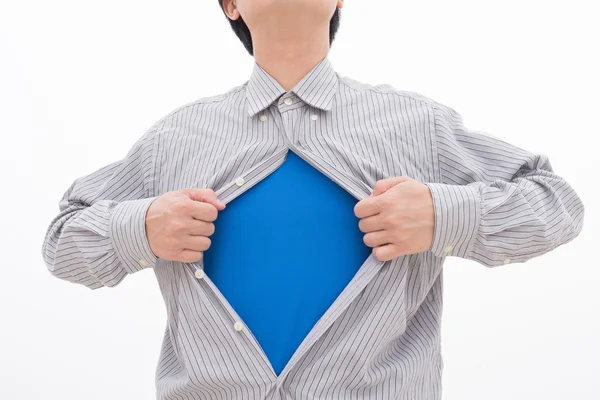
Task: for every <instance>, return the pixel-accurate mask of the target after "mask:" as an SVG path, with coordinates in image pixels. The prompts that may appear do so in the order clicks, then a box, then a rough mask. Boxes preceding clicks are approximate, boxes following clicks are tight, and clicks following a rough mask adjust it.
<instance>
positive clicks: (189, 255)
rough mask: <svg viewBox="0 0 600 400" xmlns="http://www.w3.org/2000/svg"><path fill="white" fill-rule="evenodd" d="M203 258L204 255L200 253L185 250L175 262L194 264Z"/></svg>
mask: <svg viewBox="0 0 600 400" xmlns="http://www.w3.org/2000/svg"><path fill="white" fill-rule="evenodd" d="M203 257H204V254H203V253H202V252H201V251H195V250H188V249H185V250H182V251H181V252H180V253H179V254H178V255H177V261H182V262H186V263H194V262H198V261H200V260H202V258H203Z"/></svg>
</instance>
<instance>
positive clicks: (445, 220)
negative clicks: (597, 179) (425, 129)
mask: <svg viewBox="0 0 600 400" xmlns="http://www.w3.org/2000/svg"><path fill="white" fill-rule="evenodd" d="M433 114H434V118H433V119H434V121H435V124H434V125H435V138H436V139H435V142H434V143H435V147H436V152H437V159H436V160H435V162H437V163H438V165H437V166H436V170H437V171H439V174H440V175H439V182H434V183H425V184H426V185H427V186H428V187H429V189H430V190H431V194H432V197H433V204H434V214H435V228H434V238H433V243H432V246H431V248H430V251H431V252H432V253H433V254H435V255H436V256H439V257H444V256H456V257H461V258H465V259H470V260H473V261H476V262H478V263H480V264H483V265H485V266H488V267H493V266H498V265H502V264H508V263H514V262H525V261H527V260H529V259H531V258H533V257H536V256H540V255H542V254H545V253H547V252H548V251H550V250H552V249H554V248H556V247H558V246H560V245H562V244H565V243H567V242H569V241H571V240H572V239H573V238H575V237H576V236H577V235H578V234H579V232H580V231H581V229H582V227H583V216H584V206H583V203H582V201H581V199H580V198H579V197H578V195H577V193H576V192H575V190H574V189H573V188H572V187H571V186H570V185H569V183H568V182H567V181H566V180H565V179H563V178H562V177H560V176H559V175H557V174H556V173H555V172H554V171H553V169H552V166H551V164H550V161H549V159H548V157H547V156H546V155H543V154H534V153H530V152H528V151H526V150H524V149H521V148H519V147H517V146H515V145H512V144H510V143H507V142H505V141H503V140H501V139H500V138H497V137H495V136H493V135H491V134H489V133H485V132H480V131H474V130H469V129H468V128H466V127H465V126H464V125H463V122H462V118H461V116H460V115H459V114H458V113H457V112H456V111H455V110H454V109H452V108H450V107H447V106H443V105H440V104H439V103H437V105H435V106H434V107H433Z"/></svg>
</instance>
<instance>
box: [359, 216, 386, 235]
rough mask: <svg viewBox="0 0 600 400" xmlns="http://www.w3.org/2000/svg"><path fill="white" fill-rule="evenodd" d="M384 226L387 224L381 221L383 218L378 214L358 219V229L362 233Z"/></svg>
mask: <svg viewBox="0 0 600 400" xmlns="http://www.w3.org/2000/svg"><path fill="white" fill-rule="evenodd" d="M385 228H387V226H385V224H384V223H383V218H381V217H380V215H373V216H371V217H367V218H362V219H361V220H360V221H358V229H360V231H361V232H364V233H367V232H373V231H380V230H382V229H385Z"/></svg>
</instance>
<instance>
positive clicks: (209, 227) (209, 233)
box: [208, 222, 215, 236]
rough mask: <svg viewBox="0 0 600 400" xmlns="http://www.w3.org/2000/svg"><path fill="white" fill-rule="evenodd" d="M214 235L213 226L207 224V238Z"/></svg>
mask: <svg viewBox="0 0 600 400" xmlns="http://www.w3.org/2000/svg"><path fill="white" fill-rule="evenodd" d="M214 233H215V224H213V223H212V222H211V223H209V224H208V236H210V235H212V234H214Z"/></svg>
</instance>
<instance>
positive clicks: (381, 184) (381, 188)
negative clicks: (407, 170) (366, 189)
mask: <svg viewBox="0 0 600 400" xmlns="http://www.w3.org/2000/svg"><path fill="white" fill-rule="evenodd" d="M409 179H410V178H409V177H407V176H396V177H393V178H387V179H381V180H379V181H377V183H375V187H374V188H373V193H371V196H379V195H380V194H383V193H385V192H387V191H388V190H389V189H390V188H392V187H394V186H396V185H397V184H399V183H402V182H406V181H407V180H409Z"/></svg>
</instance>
